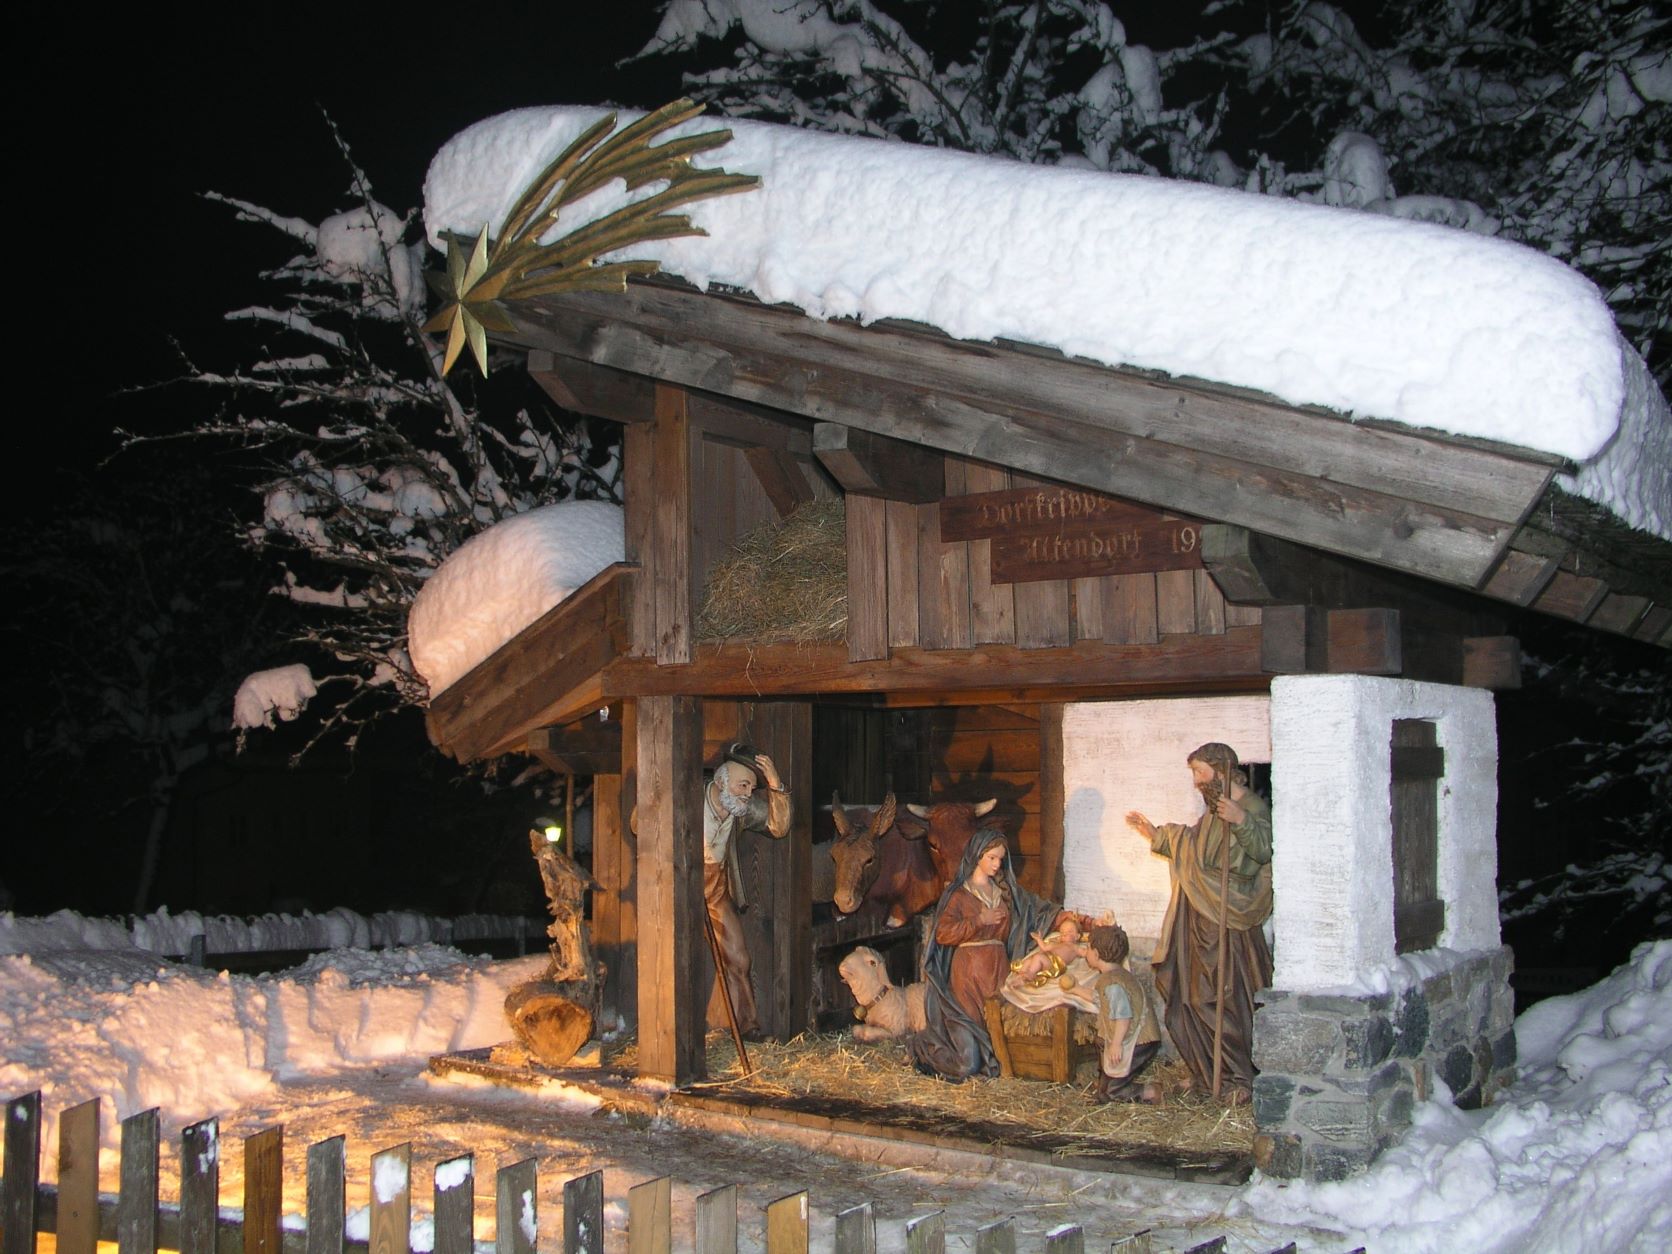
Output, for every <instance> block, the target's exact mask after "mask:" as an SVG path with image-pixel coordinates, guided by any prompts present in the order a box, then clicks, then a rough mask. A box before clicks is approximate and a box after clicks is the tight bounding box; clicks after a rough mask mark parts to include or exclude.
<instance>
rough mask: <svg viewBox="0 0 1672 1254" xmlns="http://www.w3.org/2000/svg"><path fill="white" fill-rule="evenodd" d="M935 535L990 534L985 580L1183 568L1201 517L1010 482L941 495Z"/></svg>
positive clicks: (1192, 560) (1197, 542) (1196, 559)
mask: <svg viewBox="0 0 1672 1254" xmlns="http://www.w3.org/2000/svg"><path fill="white" fill-rule="evenodd" d="M940 537H941V540H942V542H943V543H944V542H946V541H952V540H991V541H992V581H993V582H994V583H1032V582H1037V581H1040V580H1045V579H1082V578H1090V577H1094V576H1098V575H1132V574H1137V573H1139V572H1143V571H1156V570H1189V569H1195V568H1199V567H1200V566H1201V565H1202V554H1201V524H1200V523H1198V522H1197V521H1196V520H1195V519H1191V518H1177V517H1174V516H1172V515H1169V514H1163V513H1162V512H1160V511H1159V510H1153V509H1149V508H1147V507H1145V506H1142V505H1135V504H1133V503H1132V502H1130V501H1122V500H1119V499H1117V498H1115V497H1112V496H1104V495H1103V494H1102V493H1099V492H1087V491H1085V490H1084V489H1080V488H1067V487H1049V488H1011V489H1008V490H1006V491H1003V492H978V493H974V494H972V495H970V496H954V497H948V498H946V499H945V500H943V501H941V503H940Z"/></svg>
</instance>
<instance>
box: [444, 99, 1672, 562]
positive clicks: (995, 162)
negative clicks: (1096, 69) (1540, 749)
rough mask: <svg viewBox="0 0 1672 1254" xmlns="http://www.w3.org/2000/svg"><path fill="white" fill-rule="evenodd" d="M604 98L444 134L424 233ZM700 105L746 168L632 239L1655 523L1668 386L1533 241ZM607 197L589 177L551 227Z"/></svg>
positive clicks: (490, 209)
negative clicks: (1261, 407)
mask: <svg viewBox="0 0 1672 1254" xmlns="http://www.w3.org/2000/svg"><path fill="white" fill-rule="evenodd" d="M603 112H604V111H603V110H600V109H590V108H576V107H552V108H538V109H521V110H517V111H515V112H512V113H507V114H503V115H501V116H499V117H495V118H490V119H487V120H486V121H483V122H479V123H477V124H476V125H474V126H472V127H470V128H468V129H467V130H465V131H463V132H461V133H460V134H459V135H457V136H455V137H454V138H453V139H451V140H450V141H448V143H447V144H446V145H445V146H444V147H443V148H442V149H441V151H440V152H439V153H437V154H436V156H435V158H434V160H433V161H432V162H431V165H430V169H429V174H428V177H427V179H426V182H425V223H426V227H427V230H428V233H429V237H430V239H431V242H432V243H436V244H438V245H439V244H440V243H441V238H442V233H443V232H444V231H448V230H451V231H457V232H459V233H461V234H466V235H469V236H472V237H474V236H475V235H476V233H477V232H479V231H480V230H481V229H482V228H483V226H484V225H488V226H491V227H495V228H497V227H498V225H499V224H500V223H501V222H502V221H503V220H504V217H505V214H506V212H507V211H508V209H509V208H510V206H511V204H512V202H513V201H514V200H515V198H516V197H517V195H518V194H520V192H521V191H522V189H523V188H524V187H525V186H526V185H527V184H528V182H529V181H530V180H531V179H532V178H533V176H534V175H535V174H536V173H538V172H539V170H540V169H541V168H542V167H543V166H544V165H545V164H546V163H547V162H549V161H550V160H551V159H552V158H553V157H555V156H556V155H557V154H558V153H559V152H561V151H562V150H563V148H564V147H565V146H566V145H567V144H568V143H569V142H570V141H572V140H573V139H574V138H575V137H576V136H577V135H578V134H580V132H581V131H582V130H583V129H584V127H585V126H587V125H588V124H590V123H591V122H593V121H595V120H596V119H597V118H598V117H600V116H601V115H602V114H603ZM622 116H623V117H624V118H625V117H630V116H637V115H636V114H630V113H627V112H623V115H622ZM720 125H724V126H727V127H729V128H730V129H731V130H732V132H733V138H732V140H731V141H730V142H729V143H728V144H726V145H725V146H724V147H722V148H719V149H717V150H715V151H714V152H712V153H710V154H707V155H706V156H705V157H703V158H700V159H698V164H720V165H724V166H725V168H726V169H728V170H731V171H734V172H738V173H748V174H758V175H760V176H761V179H762V186H761V187H759V188H757V189H756V190H754V191H750V192H746V193H743V194H740V195H733V196H726V197H721V198H719V199H716V200H709V201H703V202H699V203H698V204H696V205H693V206H691V207H690V208H689V210H688V211H689V213H690V216H691V219H692V221H693V222H694V223H695V224H696V225H698V226H700V227H702V228H704V229H706V231H707V232H708V234H707V236H703V237H694V238H681V239H672V240H665V241H660V242H657V243H654V244H646V245H642V246H635V247H634V248H632V249H631V250H629V252H630V254H631V255H633V256H636V257H648V258H654V259H655V260H657V261H659V262H660V263H661V265H662V267H663V269H665V270H667V271H668V272H670V273H672V274H675V275H679V276H681V277H683V278H685V279H687V280H689V281H691V282H693V283H695V284H697V285H698V286H699V287H704V288H706V287H707V286H709V285H710V284H722V285H726V286H729V287H734V288H739V289H743V290H745V291H749V292H753V293H754V294H755V295H757V296H759V297H760V298H761V299H762V300H764V301H769V302H786V303H789V304H793V305H796V306H798V307H800V308H802V309H804V310H806V311H807V312H808V313H809V314H811V315H812V316H814V317H818V318H837V317H852V318H858V319H860V320H861V321H864V322H870V321H873V320H875V319H879V318H904V319H909V320H913V321H918V322H924V323H928V324H930V325H932V326H937V327H940V328H941V329H943V330H945V331H946V332H948V333H949V334H951V335H953V336H956V337H958V338H962V339H971V340H992V339H997V338H1001V337H1002V338H1009V339H1015V340H1021V341H1025V342H1029V343H1034V344H1041V345H1045V346H1049V347H1054V348H1059V349H1061V350H1062V351H1063V352H1065V353H1069V354H1072V355H1078V356H1083V357H1087V358H1090V359H1092V360H1094V361H1099V362H1103V363H1105V364H1107V365H1111V366H1119V365H1128V366H1136V367H1141V368H1145V369H1152V370H1159V371H1164V372H1166V373H1168V374H1171V375H1176V376H1181V377H1194V378H1200V379H1207V380H1214V381H1217V382H1220V383H1225V384H1231V385H1234V386H1238V387H1245V388H1252V389H1256V390H1259V391H1263V392H1267V393H1270V394H1272V395H1274V396H1277V397H1279V398H1281V399H1283V400H1285V401H1288V402H1290V403H1293V404H1297V405H1303V404H1304V405H1321V406H1324V407H1327V408H1329V409H1333V410H1337V411H1340V412H1342V413H1346V414H1350V415H1352V416H1354V417H1356V418H1382V419H1392V420H1394V421H1398V422H1403V423H1407V424H1410V425H1412V426H1416V427H1432V428H1438V429H1440V430H1443V431H1449V432H1454V433H1456V434H1459V435H1465V436H1477V437H1484V438H1488V439H1495V440H1502V441H1506V442H1508V443H1511V444H1517V445H1522V446H1527V447H1532V448H1537V449H1543V450H1545V451H1548V452H1551V453H1556V454H1559V455H1561V456H1563V457H1567V458H1570V459H1572V460H1573V461H1574V462H1577V463H1590V462H1592V461H1593V459H1597V460H1596V464H1594V465H1591V466H1589V467H1588V468H1587V469H1585V470H1583V471H1582V472H1581V473H1580V474H1579V475H1578V477H1577V478H1576V479H1574V480H1571V481H1570V483H1571V484H1572V486H1574V487H1576V489H1577V490H1578V491H1580V492H1581V493H1584V494H1586V495H1588V496H1590V497H1591V498H1592V499H1595V500H1597V501H1599V502H1600V503H1602V504H1603V505H1604V506H1606V507H1607V508H1609V509H1610V510H1612V511H1613V512H1615V513H1616V514H1618V515H1620V516H1621V517H1622V518H1624V519H1625V520H1626V521H1628V522H1630V523H1631V524H1632V525H1633V526H1637V527H1641V528H1644V529H1647V530H1650V531H1653V532H1655V533H1656V534H1657V535H1660V536H1663V537H1666V538H1672V417H1669V415H1668V411H1667V407H1666V402H1665V399H1664V398H1663V397H1662V396H1661V395H1660V394H1659V392H1658V390H1657V389H1656V388H1655V387H1654V386H1653V384H1652V382H1650V381H1649V380H1648V377H1647V374H1646V372H1644V371H1643V370H1642V368H1641V362H1640V359H1638V358H1637V355H1636V353H1635V352H1634V351H1633V350H1632V349H1631V348H1630V347H1629V346H1627V345H1626V344H1625V342H1624V341H1623V339H1622V338H1621V337H1620V335H1619V332H1618V330H1617V329H1616V327H1615V324H1614V320H1613V316H1612V314H1611V312H1610V310H1609V308H1608V306H1607V304H1606V303H1605V302H1604V300H1603V298H1602V296H1601V294H1600V293H1599V292H1598V291H1597V289H1596V288H1595V287H1594V286H1593V285H1592V284H1591V283H1590V282H1589V281H1588V280H1587V279H1585V278H1584V277H1583V276H1581V275H1580V274H1578V273H1577V272H1576V271H1574V270H1572V269H1570V268H1569V267H1567V266H1565V265H1563V264H1561V263H1560V262H1558V261H1556V260H1554V259H1552V258H1549V257H1546V256H1544V255H1543V254H1540V253H1537V252H1534V251H1533V250H1532V249H1529V248H1526V247H1524V246H1522V245H1519V244H1514V243H1511V242H1509V241H1506V240H1500V239H1494V238H1489V237H1485V236H1480V235H1474V234H1470V233H1467V232H1464V231H1460V230H1456V229H1453V228H1449V227H1441V226H1434V225H1429V224H1426V223H1418V222H1409V221H1404V220H1399V219H1393V218H1388V217H1385V216H1382V215H1378V214H1372V213H1364V212H1360V211H1355V210H1349V209H1337V208H1330V207H1325V206H1320V205H1310V204H1303V203H1300V202H1297V201H1293V200H1284V199H1278V198H1275V197H1268V196H1258V195H1252V194H1249V193H1244V192H1239V191H1232V190H1228V189H1224V188H1218V187H1210V186H1206V185H1203V184H1198V183H1184V182H1174V181H1169V180H1163V179H1154V178H1146V177H1141V176H1137V175H1124V174H1105V173H1100V172H1094V171H1087V170H1079V169H1070V168H1063V167H1048V166H1033V165H1023V164H1019V163H1016V162H1012V161H1008V160H1005V159H1002V158H996V157H985V156H976V155H972V154H967V153H957V152H949V151H945V150H941V149H934V148H924V147H917V146H913V145H908V144H900V143H887V142H882V141H877V140H870V139H859V138H854V137H851V136H841V135H829V134H822V133H818V132H812V131H807V130H801V129H798V128H794V127H787V126H776V125H771V124H768V123H759V122H747V121H740V120H731V119H727V120H721V121H717V120H715V119H712V118H704V119H697V120H696V121H694V122H691V123H687V124H686V125H685V127H684V128H683V130H684V131H687V132H689V131H697V130H710V129H715V128H716V127H717V126H720ZM676 133H678V132H676ZM655 190H657V189H656V187H654V186H652V187H647V188H644V189H641V190H640V191H639V192H638V193H635V195H637V196H643V195H649V194H651V193H653V192H654V191H655ZM625 199H627V194H626V193H625V192H624V191H623V190H622V188H621V185H620V184H619V182H618V183H615V184H613V185H611V186H608V187H605V188H603V189H600V190H599V191H597V192H594V193H593V194H592V195H591V196H589V197H587V198H585V199H583V200H582V201H580V202H578V203H577V204H576V205H574V206H571V207H569V208H568V209H566V210H565V213H564V215H563V216H562V217H560V218H559V220H558V223H557V226H556V230H557V232H559V233H561V232H563V231H567V230H569V229H570V228H572V227H574V226H576V225H578V224H580V223H581V222H584V221H586V220H589V219H591V218H593V217H596V216H599V215H600V214H602V213H605V212H608V211H609V210H610V209H612V208H614V207H616V206H617V205H618V204H620V203H623V201H624V200H625ZM1645 384H1647V386H1646V387H1645V386H1644V385H1645Z"/></svg>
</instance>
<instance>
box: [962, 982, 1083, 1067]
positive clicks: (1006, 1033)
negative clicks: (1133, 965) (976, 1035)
mask: <svg viewBox="0 0 1672 1254" xmlns="http://www.w3.org/2000/svg"><path fill="white" fill-rule="evenodd" d="M983 1009H984V1010H985V1011H986V1017H987V1034H988V1035H989V1036H991V1037H992V1038H993V1053H994V1054H996V1055H997V1056H998V1060H999V1074H1000V1075H1002V1076H1004V1077H1005V1078H1006V1079H1010V1078H1016V1079H1023V1080H1049V1081H1051V1083H1053V1084H1072V1083H1074V1077H1075V1073H1076V1072H1077V1071H1078V1070H1079V1069H1080V1067H1081V1065H1082V1064H1085V1065H1089V1066H1091V1067H1092V1068H1094V1069H1095V1068H1096V1066H1097V1025H1096V1021H1095V1020H1094V1019H1093V1018H1092V1016H1091V1015H1089V1014H1087V1013H1086V1012H1085V1011H1083V1010H1081V1011H1076V1010H1075V1009H1074V1008H1073V1007H1071V1006H1066V1005H1065V1006H1053V1007H1051V1009H1049V1010H1042V1011H1039V1012H1038V1013H1037V1014H1029V1013H1028V1012H1026V1011H1023V1010H1018V1009H1016V1007H1014V1006H1011V1005H1010V1004H1009V1003H1008V1002H1006V1001H1005V1000H1004V999H1003V998H1002V997H989V998H988V999H987V1004H986V1006H985V1007H984V1008H983ZM1088 1037H1089V1039H1088Z"/></svg>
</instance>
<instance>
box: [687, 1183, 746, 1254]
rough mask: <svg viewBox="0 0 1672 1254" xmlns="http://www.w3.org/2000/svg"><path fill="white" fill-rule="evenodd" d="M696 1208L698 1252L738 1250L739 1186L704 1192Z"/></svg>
mask: <svg viewBox="0 0 1672 1254" xmlns="http://www.w3.org/2000/svg"><path fill="white" fill-rule="evenodd" d="M696 1212H697V1215H696V1226H697V1247H696V1254H737V1186H736V1185H735V1184H728V1185H724V1186H722V1187H721V1188H718V1189H710V1190H709V1191H708V1192H707V1193H704V1194H702V1195H701V1196H700V1197H698V1198H697V1201H696Z"/></svg>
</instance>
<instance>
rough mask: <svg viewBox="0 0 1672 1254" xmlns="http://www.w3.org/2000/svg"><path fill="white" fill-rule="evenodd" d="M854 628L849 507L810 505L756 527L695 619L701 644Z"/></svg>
mask: <svg viewBox="0 0 1672 1254" xmlns="http://www.w3.org/2000/svg"><path fill="white" fill-rule="evenodd" d="M847 627H848V542H847V508H846V506H845V505H844V504H843V502H842V499H841V498H840V497H837V498H835V499H833V500H824V501H816V500H815V501H808V502H807V503H806V504H804V505H802V506H800V507H799V508H798V509H796V510H795V512H794V513H792V514H790V516H789V517H788V518H785V519H784V520H783V521H782V522H780V523H775V524H772V525H770V526H765V527H757V528H755V530H753V531H751V532H749V534H748V535H746V536H744V537H743V538H742V539H740V540H739V541H738V542H737V543H736V545H734V546H733V548H732V556H730V557H728V558H727V559H726V560H725V561H723V562H720V563H718V564H717V565H716V566H715V567H714V569H713V571H712V572H710V574H709V577H708V586H707V588H705V589H704V591H703V603H702V609H701V610H700V611H699V612H698V614H697V639H699V640H733V639H741V640H760V641H766V640H778V641H788V642H790V643H794V644H812V643H815V642H819V641H827V640H841V639H842V638H843V637H844V635H845V634H846V632H847Z"/></svg>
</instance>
